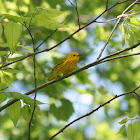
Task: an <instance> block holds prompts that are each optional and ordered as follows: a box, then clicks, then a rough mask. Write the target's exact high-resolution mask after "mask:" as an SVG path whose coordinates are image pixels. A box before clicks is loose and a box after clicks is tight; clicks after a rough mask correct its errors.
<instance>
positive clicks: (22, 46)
mask: <svg viewBox="0 0 140 140" xmlns="http://www.w3.org/2000/svg"><path fill="white" fill-rule="evenodd" d="M17 46H18V47H21V48H24V49H27V50H32V51H33V48H31V47H28V46H24V45H17Z"/></svg>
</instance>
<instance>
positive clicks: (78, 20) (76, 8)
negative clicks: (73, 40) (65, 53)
mask: <svg viewBox="0 0 140 140" xmlns="http://www.w3.org/2000/svg"><path fill="white" fill-rule="evenodd" d="M75 4H76V6H75V10H76V14H77V22H78V26H79V29H80V19H79V13H78V7H77V1H76V0H75Z"/></svg>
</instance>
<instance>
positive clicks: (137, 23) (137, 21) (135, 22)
mask: <svg viewBox="0 0 140 140" xmlns="http://www.w3.org/2000/svg"><path fill="white" fill-rule="evenodd" d="M130 23H131V24H133V25H135V26H138V27H140V19H139V18H130Z"/></svg>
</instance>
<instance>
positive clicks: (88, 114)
mask: <svg viewBox="0 0 140 140" xmlns="http://www.w3.org/2000/svg"><path fill="white" fill-rule="evenodd" d="M139 88H140V86H138V87H137V88H135V89H133V90H132V91H130V92H126V93H123V94H120V95H116V96H114V97H113V98H111V99H110V100H108V101H107V102H105V103H103V104H101V105H100V106H98V107H97V108H96V109H93V110H92V111H91V112H89V113H87V114H85V115H83V116H81V117H79V118H77V119H75V120H73V121H72V122H70V123H69V124H67V125H66V126H65V127H63V128H62V129H61V130H60V131H59V132H57V133H56V134H55V135H53V136H52V137H51V138H50V139H49V140H52V139H53V138H54V137H56V136H57V135H59V134H60V133H62V132H63V131H64V130H65V129H66V128H68V127H69V126H70V125H72V124H73V123H75V122H77V121H79V120H81V119H82V118H85V117H88V116H90V115H91V114H93V113H95V112H96V111H98V110H99V109H100V108H102V107H103V106H105V105H107V104H109V103H110V102H112V101H113V100H115V99H117V98H119V97H121V96H124V95H128V94H132V93H134V94H135V91H136V90H137V89H139Z"/></svg>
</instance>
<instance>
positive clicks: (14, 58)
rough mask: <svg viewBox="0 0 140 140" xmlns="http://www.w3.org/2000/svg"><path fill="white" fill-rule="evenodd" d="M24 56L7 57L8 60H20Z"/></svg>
mask: <svg viewBox="0 0 140 140" xmlns="http://www.w3.org/2000/svg"><path fill="white" fill-rule="evenodd" d="M23 57H24V56H19V57H13V58H6V60H8V61H15V60H18V59H20V58H23Z"/></svg>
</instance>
